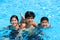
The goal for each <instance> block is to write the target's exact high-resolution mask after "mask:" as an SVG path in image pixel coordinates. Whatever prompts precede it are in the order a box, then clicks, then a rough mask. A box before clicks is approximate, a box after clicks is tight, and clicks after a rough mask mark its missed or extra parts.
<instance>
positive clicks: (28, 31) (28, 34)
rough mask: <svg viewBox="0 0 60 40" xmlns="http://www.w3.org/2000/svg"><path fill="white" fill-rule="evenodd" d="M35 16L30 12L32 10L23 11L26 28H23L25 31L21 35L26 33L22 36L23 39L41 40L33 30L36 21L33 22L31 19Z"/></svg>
mask: <svg viewBox="0 0 60 40" xmlns="http://www.w3.org/2000/svg"><path fill="white" fill-rule="evenodd" d="M34 18H35V14H34V13H33V12H32V11H27V12H26V13H25V21H26V23H27V26H26V27H27V28H26V30H24V31H25V32H24V33H23V36H24V34H26V35H25V36H24V39H25V40H41V38H39V37H38V36H36V35H35V34H34V33H33V31H35V30H34V29H35V27H36V26H37V23H35V22H34V21H33V19H34Z"/></svg>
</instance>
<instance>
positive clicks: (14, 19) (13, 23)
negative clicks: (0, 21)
mask: <svg viewBox="0 0 60 40" xmlns="http://www.w3.org/2000/svg"><path fill="white" fill-rule="evenodd" d="M11 23H12V25H13V26H16V25H17V24H18V20H17V19H16V18H15V17H14V18H12V20H11Z"/></svg>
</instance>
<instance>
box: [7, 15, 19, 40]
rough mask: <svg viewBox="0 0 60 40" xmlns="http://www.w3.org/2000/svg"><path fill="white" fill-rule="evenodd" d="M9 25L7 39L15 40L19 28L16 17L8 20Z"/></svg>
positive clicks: (13, 16)
mask: <svg viewBox="0 0 60 40" xmlns="http://www.w3.org/2000/svg"><path fill="white" fill-rule="evenodd" d="M10 23H11V25H9V26H8V29H9V30H11V32H10V35H9V39H10V40H15V37H16V36H17V35H18V33H19V32H18V31H19V28H20V25H19V20H18V17H17V16H16V15H12V16H11V18H10Z"/></svg>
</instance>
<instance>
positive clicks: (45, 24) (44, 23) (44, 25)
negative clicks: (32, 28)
mask: <svg viewBox="0 0 60 40" xmlns="http://www.w3.org/2000/svg"><path fill="white" fill-rule="evenodd" d="M50 27H51V26H50V24H49V20H48V18H47V17H42V18H41V21H40V23H39V24H38V30H39V31H41V32H40V34H41V35H43V36H45V37H49V36H48V35H47V34H46V33H45V32H44V31H45V30H44V29H48V28H50ZM43 30H44V31H43Z"/></svg>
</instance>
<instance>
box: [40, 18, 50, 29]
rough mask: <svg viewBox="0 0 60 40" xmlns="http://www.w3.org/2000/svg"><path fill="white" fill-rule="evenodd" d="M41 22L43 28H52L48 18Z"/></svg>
mask: <svg viewBox="0 0 60 40" xmlns="http://www.w3.org/2000/svg"><path fill="white" fill-rule="evenodd" d="M40 22H41V23H39V25H40V26H42V27H43V28H47V27H50V24H49V20H48V18H47V17H42V18H41V21H40Z"/></svg>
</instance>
